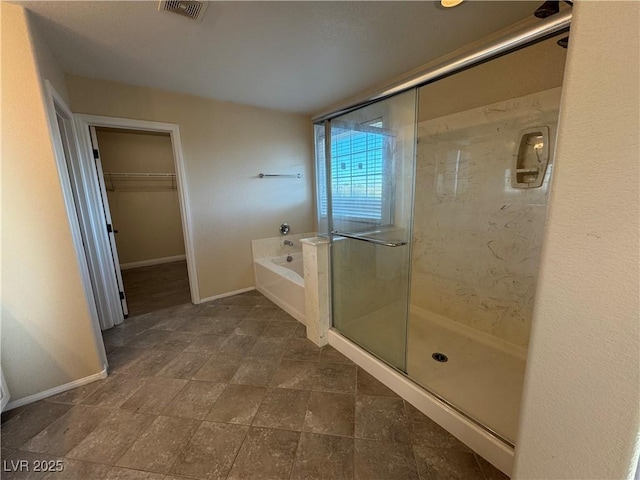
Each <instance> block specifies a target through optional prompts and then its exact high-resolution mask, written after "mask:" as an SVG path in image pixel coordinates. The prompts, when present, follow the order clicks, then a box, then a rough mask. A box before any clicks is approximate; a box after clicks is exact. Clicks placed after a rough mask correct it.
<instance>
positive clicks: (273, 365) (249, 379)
mask: <svg viewBox="0 0 640 480" xmlns="http://www.w3.org/2000/svg"><path fill="white" fill-rule="evenodd" d="M277 368H278V362H277V360H276V361H274V360H272V359H270V358H261V357H245V361H244V362H243V363H242V365H240V368H238V371H237V372H236V373H235V375H234V376H233V378H231V380H230V382H229V383H238V384H242V385H262V386H266V385H269V381H270V380H271V377H273V374H274V373H275V371H276V369H277Z"/></svg>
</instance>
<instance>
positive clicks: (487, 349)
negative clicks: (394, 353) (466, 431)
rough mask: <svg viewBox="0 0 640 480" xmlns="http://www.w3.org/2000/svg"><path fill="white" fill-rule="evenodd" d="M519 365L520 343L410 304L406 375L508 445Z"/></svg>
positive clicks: (522, 352) (517, 397) (516, 402)
mask: <svg viewBox="0 0 640 480" xmlns="http://www.w3.org/2000/svg"><path fill="white" fill-rule="evenodd" d="M434 354H444V355H446V357H447V361H446V362H439V361H437V360H436V359H434V358H433V355H434ZM436 356H437V355H436ZM525 364H526V351H525V349H524V348H521V347H518V346H515V345H512V344H510V343H507V342H505V341H503V340H500V339H498V338H496V337H493V336H491V335H488V334H486V333H484V332H480V331H479V330H475V329H473V328H469V327H467V326H464V325H461V324H459V323H457V322H455V321H453V320H450V319H448V318H445V317H442V316H440V315H437V314H435V313H432V312H429V311H428V310H423V309H421V308H418V307H415V306H411V310H410V314H409V335H408V345H407V373H408V375H409V376H410V377H411V378H412V379H413V380H414V381H415V382H417V383H419V384H421V385H423V386H424V387H426V388H428V389H429V390H431V391H432V392H434V393H436V394H438V395H439V396H441V397H442V398H444V399H445V400H447V401H448V402H450V403H451V404H452V405H454V406H455V407H456V408H458V409H459V410H461V411H463V412H464V413H466V414H467V415H469V416H470V417H472V418H473V419H475V420H476V421H478V422H480V423H481V424H483V425H484V426H486V427H488V428H489V429H490V430H492V431H493V432H495V433H497V434H498V435H500V436H502V437H503V438H505V439H506V440H508V441H509V442H511V443H512V444H513V443H515V439H516V435H517V433H518V417H519V413H520V401H521V396H522V384H523V381H524V369H525Z"/></svg>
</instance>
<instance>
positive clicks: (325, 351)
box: [320, 345, 353, 365]
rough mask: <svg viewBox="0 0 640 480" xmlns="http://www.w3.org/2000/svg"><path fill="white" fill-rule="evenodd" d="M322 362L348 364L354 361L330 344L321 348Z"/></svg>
mask: <svg viewBox="0 0 640 480" xmlns="http://www.w3.org/2000/svg"><path fill="white" fill-rule="evenodd" d="M320 362H321V363H346V364H347V365H353V362H352V361H351V360H349V359H348V358H347V357H345V356H344V355H343V354H341V353H340V352H339V351H338V350H336V349H335V348H333V347H332V346H330V345H325V346H324V347H322V348H321V349H320Z"/></svg>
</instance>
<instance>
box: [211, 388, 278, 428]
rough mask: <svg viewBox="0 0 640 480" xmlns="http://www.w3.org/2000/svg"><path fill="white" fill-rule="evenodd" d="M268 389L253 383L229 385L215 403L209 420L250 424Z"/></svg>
mask: <svg viewBox="0 0 640 480" xmlns="http://www.w3.org/2000/svg"><path fill="white" fill-rule="evenodd" d="M266 393H267V389H266V388H264V387H254V386H251V385H227V387H226V389H225V390H224V391H223V392H222V394H221V395H220V396H219V397H218V400H216V402H215V403H214V404H213V407H212V408H211V411H210V412H209V414H208V415H207V420H212V421H216V422H226V423H239V424H244V425H250V424H251V422H252V421H253V417H254V416H255V414H256V412H257V411H258V408H259V407H260V404H261V403H262V400H263V399H264V396H265V394H266Z"/></svg>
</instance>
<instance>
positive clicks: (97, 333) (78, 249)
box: [44, 80, 107, 372]
mask: <svg viewBox="0 0 640 480" xmlns="http://www.w3.org/2000/svg"><path fill="white" fill-rule="evenodd" d="M44 89H45V98H44V103H45V107H46V119H47V126H48V128H49V136H50V138H51V143H52V145H53V152H54V157H55V160H56V166H57V170H58V177H59V179H60V186H61V189H62V197H63V200H64V204H65V210H66V212H67V218H68V220H69V228H70V231H71V239H72V241H73V245H74V247H75V248H74V250H75V253H76V259H77V261H78V269H79V271H80V278H81V279H82V284H83V287H84V288H83V290H84V294H85V299H86V302H87V308H88V309H89V316H90V318H91V327H92V330H93V337H94V343H95V347H96V350H97V352H98V355H99V357H100V361H101V363H102V366H103V371H105V372H106V369H107V353H106V351H105V348H104V342H103V340H102V332H101V328H100V321H99V317H98V310H97V308H98V307H97V303H96V298H95V296H94V292H93V288H92V284H91V275H90V273H89V266H88V259H87V256H86V252H85V249H84V242H83V239H82V232H81V228H80V221H79V218H81V217H80V216H79V214H78V213H79V212H78V207H77V206H76V202H75V200H74V196H73V188H72V186H71V177H70V175H69V170H68V169H67V159H66V156H65V151H64V146H63V143H62V136H61V135H62V132H61V131H60V128H59V126H58V121H57V116H58V115H60V117H61V118H62V119H63V120H64V123H65V127H68V128H69V131H65V133H66V134H67V140H68V147H69V150H70V152H69V154H70V155H71V156H74V155H75V156H76V159H78V158H79V157H78V141H77V140H78V135H77V131H76V129H75V124H74V121H73V119H74V115H73V113H72V112H71V110H70V109H69V107H68V105H67V104H66V102H65V101H64V99H63V98H62V96H61V95H60V94H59V93H58V92H57V91H56V90H55V88H54V87H53V85H52V84H51V82H49V80H45V81H44ZM70 160H71V159H70Z"/></svg>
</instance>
